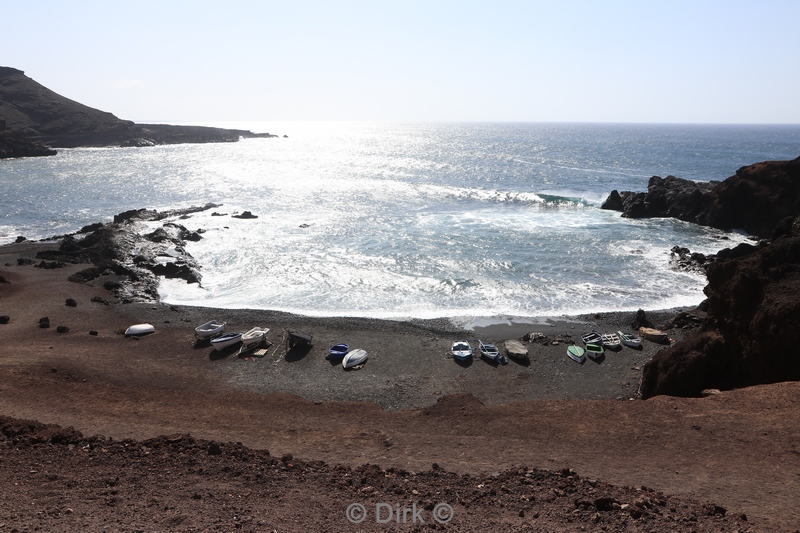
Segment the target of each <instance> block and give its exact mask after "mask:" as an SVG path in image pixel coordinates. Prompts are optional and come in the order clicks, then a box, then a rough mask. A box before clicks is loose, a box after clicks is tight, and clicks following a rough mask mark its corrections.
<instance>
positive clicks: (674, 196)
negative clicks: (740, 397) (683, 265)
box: [603, 158, 800, 398]
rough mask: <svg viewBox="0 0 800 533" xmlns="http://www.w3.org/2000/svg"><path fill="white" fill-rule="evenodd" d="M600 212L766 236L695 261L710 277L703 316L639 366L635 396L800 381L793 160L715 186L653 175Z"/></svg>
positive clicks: (797, 178) (797, 198) (799, 265)
mask: <svg viewBox="0 0 800 533" xmlns="http://www.w3.org/2000/svg"><path fill="white" fill-rule="evenodd" d="M603 207H604V208H605V209H615V210H620V211H622V212H623V216H628V217H634V218H640V217H675V218H679V219H681V220H685V221H688V222H693V223H696V224H702V225H706V226H711V227H715V228H720V229H727V230H730V229H741V230H744V231H746V232H748V233H749V234H751V235H754V236H757V237H760V238H762V239H767V240H763V241H762V242H760V243H759V244H758V245H748V244H741V245H739V246H737V247H736V248H734V249H729V250H723V251H722V252H720V253H719V254H717V256H716V257H715V258H713V261H707V258H705V257H703V258H696V259H698V260H701V261H700V262H701V263H702V264H703V267H704V268H705V271H706V274H707V277H708V285H707V286H706V288H705V290H704V291H705V294H706V296H707V297H708V299H707V301H706V302H704V304H703V309H704V310H705V311H707V318H706V320H705V321H704V322H703V324H702V326H701V328H699V330H698V331H696V332H694V333H692V334H690V335H687V336H686V337H684V339H682V340H681V341H680V342H678V343H676V344H675V345H673V346H672V347H670V348H669V349H667V350H663V351H661V352H659V353H657V354H656V355H655V356H654V357H653V359H652V360H651V361H650V362H649V363H648V364H647V365H645V367H644V369H643V375H642V383H641V387H640V393H641V395H642V397H643V398H649V397H652V396H655V395H659V394H669V395H677V396H697V395H700V394H701V392H702V391H703V390H704V389H731V388H736V387H744V386H748V385H755V384H762V383H774V382H778V381H786V380H800V361H798V359H797V357H796V356H795V354H794V349H793V348H792V346H793V345H794V342H795V337H796V332H797V331H800V216H799V215H800V158H798V159H795V160H792V161H765V162H761V163H756V164H754V165H750V166H746V167H743V168H740V169H739V170H738V171H737V172H736V174H735V175H733V176H731V177H729V178H728V179H726V180H725V181H722V182H711V183H695V182H691V181H688V180H683V179H680V178H676V177H674V176H670V177H667V178H665V179H662V178H659V177H657V176H654V177H653V178H651V179H650V183H649V185H648V191H647V192H640V193H634V192H622V193H619V192H617V191H613V192H612V193H611V195H610V196H609V198H608V200H607V201H606V203H605V204H604V205H603ZM673 252H674V253H677V254H678V255H680V256H681V257H682V258H684V259H686V258H691V257H692V254H690V253H689V251H688V250H677V251H676V250H673Z"/></svg>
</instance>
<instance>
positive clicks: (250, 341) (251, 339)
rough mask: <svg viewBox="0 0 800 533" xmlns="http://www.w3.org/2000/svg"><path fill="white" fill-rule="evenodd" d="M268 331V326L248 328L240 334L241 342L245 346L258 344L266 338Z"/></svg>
mask: <svg viewBox="0 0 800 533" xmlns="http://www.w3.org/2000/svg"><path fill="white" fill-rule="evenodd" d="M268 332H269V328H253V329H250V330H248V331H246V332H245V333H243V334H242V344H244V346H245V347H247V348H251V347H254V346H258V345H259V344H261V343H262V342H264V339H266V338H267V333H268Z"/></svg>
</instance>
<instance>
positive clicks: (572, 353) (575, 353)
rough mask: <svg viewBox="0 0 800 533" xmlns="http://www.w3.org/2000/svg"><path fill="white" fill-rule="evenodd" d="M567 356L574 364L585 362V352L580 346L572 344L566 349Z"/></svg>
mask: <svg viewBox="0 0 800 533" xmlns="http://www.w3.org/2000/svg"><path fill="white" fill-rule="evenodd" d="M567 356H568V357H569V358H570V359H572V360H573V361H575V362H576V363H583V362H584V361H586V351H585V350H584V349H583V348H581V347H580V346H575V345H574V344H573V345H572V346H569V347H567Z"/></svg>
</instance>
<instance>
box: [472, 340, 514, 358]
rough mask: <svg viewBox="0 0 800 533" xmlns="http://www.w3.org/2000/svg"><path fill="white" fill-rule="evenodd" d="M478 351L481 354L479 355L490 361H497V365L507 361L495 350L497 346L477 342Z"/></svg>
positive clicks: (480, 341)
mask: <svg viewBox="0 0 800 533" xmlns="http://www.w3.org/2000/svg"><path fill="white" fill-rule="evenodd" d="M478 349H479V350H480V352H481V355H482V356H483V357H485V358H486V359H489V360H490V361H497V362H498V363H501V364H505V363H507V362H508V361H507V360H506V356H504V355H502V354H500V350H498V349H497V345H495V344H492V343H490V342H483V341H482V340H480V339H479V340H478Z"/></svg>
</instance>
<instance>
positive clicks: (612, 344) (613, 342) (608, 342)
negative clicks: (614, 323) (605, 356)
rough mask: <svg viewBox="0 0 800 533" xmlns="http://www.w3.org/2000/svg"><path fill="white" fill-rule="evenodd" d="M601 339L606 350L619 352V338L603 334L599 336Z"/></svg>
mask: <svg viewBox="0 0 800 533" xmlns="http://www.w3.org/2000/svg"><path fill="white" fill-rule="evenodd" d="M600 338H601V339H602V342H603V346H604V347H605V348H608V349H609V350H621V349H622V343H620V340H619V337H618V336H617V334H616V333H603V334H602V335H600Z"/></svg>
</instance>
